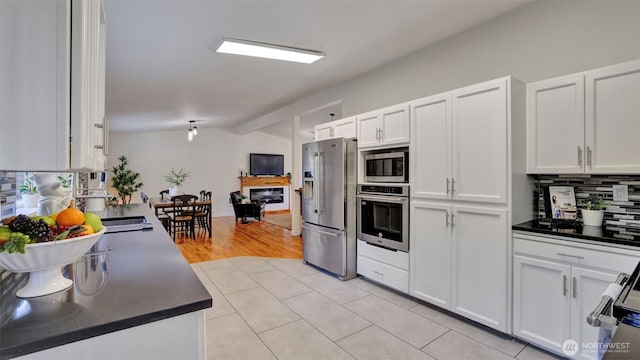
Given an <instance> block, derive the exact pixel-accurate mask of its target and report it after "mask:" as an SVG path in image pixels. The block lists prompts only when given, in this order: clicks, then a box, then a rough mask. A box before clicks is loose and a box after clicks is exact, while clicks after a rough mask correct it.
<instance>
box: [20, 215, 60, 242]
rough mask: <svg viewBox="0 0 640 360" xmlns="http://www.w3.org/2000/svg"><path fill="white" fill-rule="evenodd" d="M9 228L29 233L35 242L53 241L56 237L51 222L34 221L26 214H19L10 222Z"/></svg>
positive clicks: (25, 233)
mask: <svg viewBox="0 0 640 360" xmlns="http://www.w3.org/2000/svg"><path fill="white" fill-rule="evenodd" d="M9 229H11V231H14V232H20V233H23V234H24V235H27V236H28V237H29V238H30V239H31V240H33V241H34V242H45V241H51V240H53V239H54V238H55V237H54V236H53V232H52V231H51V228H50V227H49V224H47V223H46V222H45V221H44V220H42V219H40V220H38V221H33V220H31V219H30V218H29V217H28V216H26V215H18V216H17V217H16V218H15V219H13V220H12V221H11V222H10V223H9Z"/></svg>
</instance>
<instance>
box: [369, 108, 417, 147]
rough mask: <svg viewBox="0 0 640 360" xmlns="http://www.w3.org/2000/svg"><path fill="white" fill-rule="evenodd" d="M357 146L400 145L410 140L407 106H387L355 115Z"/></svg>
mask: <svg viewBox="0 0 640 360" xmlns="http://www.w3.org/2000/svg"><path fill="white" fill-rule="evenodd" d="M357 121H358V148H360V149H363V148H374V147H378V148H380V147H383V146H389V145H401V144H405V143H409V141H410V136H411V132H410V130H409V129H410V124H409V106H408V105H406V104H401V105H395V106H389V107H387V108H384V109H378V110H375V111H371V112H368V113H366V114H362V115H359V116H357Z"/></svg>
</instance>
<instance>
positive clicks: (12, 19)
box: [0, 1, 70, 170]
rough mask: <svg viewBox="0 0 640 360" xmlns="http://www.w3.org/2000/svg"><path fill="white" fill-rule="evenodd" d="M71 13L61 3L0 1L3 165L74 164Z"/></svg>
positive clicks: (61, 166) (56, 166)
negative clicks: (71, 156)
mask: <svg viewBox="0 0 640 360" xmlns="http://www.w3.org/2000/svg"><path fill="white" fill-rule="evenodd" d="M69 14H70V10H69V8H68V6H67V3H66V2H62V1H0V49H2V50H0V64H2V66H0V169H15V170H33V169H37V170H64V169H67V168H68V166H69V163H68V161H69V159H68V154H69V131H70V123H69V105H68V104H69V102H70V96H69V91H68V89H69V87H68V85H69V78H68V71H69V63H70V60H69V53H68V51H67V50H68V45H69V42H70V36H69V32H68V26H69V24H70V17H69ZM26 39H28V41H27V40H26Z"/></svg>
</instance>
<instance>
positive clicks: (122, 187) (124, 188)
mask: <svg viewBox="0 0 640 360" xmlns="http://www.w3.org/2000/svg"><path fill="white" fill-rule="evenodd" d="M118 160H119V161H120V163H119V164H118V165H116V166H114V167H113V168H112V169H111V173H112V174H113V175H112V176H111V186H112V187H113V188H114V189H115V190H116V191H117V192H118V197H120V201H122V203H123V204H129V203H130V202H131V195H133V193H135V192H136V191H138V190H139V189H141V188H142V187H143V186H144V184H143V183H142V182H139V181H138V178H139V177H140V174H139V173H137V172H135V171H133V170H131V169H129V168H128V165H129V160H127V157H126V156H124V155H120V157H119V158H118Z"/></svg>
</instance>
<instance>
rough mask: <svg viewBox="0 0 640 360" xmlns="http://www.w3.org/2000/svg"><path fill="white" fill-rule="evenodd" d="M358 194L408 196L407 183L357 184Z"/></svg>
mask: <svg viewBox="0 0 640 360" xmlns="http://www.w3.org/2000/svg"><path fill="white" fill-rule="evenodd" d="M358 194H371V195H394V196H409V186H408V185H358Z"/></svg>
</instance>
